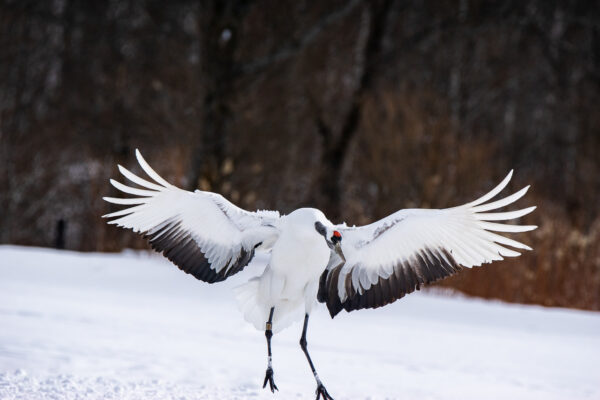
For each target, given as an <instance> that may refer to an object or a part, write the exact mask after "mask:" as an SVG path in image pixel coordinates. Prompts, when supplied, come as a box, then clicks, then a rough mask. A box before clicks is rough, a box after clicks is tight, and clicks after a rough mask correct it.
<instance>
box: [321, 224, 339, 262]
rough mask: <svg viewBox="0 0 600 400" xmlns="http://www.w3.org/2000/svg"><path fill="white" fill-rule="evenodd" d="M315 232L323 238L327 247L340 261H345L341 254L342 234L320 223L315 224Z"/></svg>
mask: <svg viewBox="0 0 600 400" xmlns="http://www.w3.org/2000/svg"><path fill="white" fill-rule="evenodd" d="M315 230H316V231H317V232H318V233H319V234H321V236H323V237H324V238H325V242H327V246H329V248H330V249H331V250H333V251H335V252H336V253H337V254H338V255H339V256H340V257H341V258H342V260H344V261H345V260H346V258H345V257H344V253H343V252H342V234H341V233H340V231H337V230H335V229H333V227H331V228H327V227H326V226H325V225H324V224H323V223H321V222H320V221H317V222H315Z"/></svg>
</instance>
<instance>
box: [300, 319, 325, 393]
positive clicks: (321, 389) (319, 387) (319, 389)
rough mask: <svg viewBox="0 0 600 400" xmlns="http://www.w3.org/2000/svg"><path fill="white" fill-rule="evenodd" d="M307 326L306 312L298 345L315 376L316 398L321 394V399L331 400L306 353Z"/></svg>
mask: <svg viewBox="0 0 600 400" xmlns="http://www.w3.org/2000/svg"><path fill="white" fill-rule="evenodd" d="M307 327H308V314H305V315H304V327H302V337H301V338H300V347H302V351H303V352H304V355H305V356H306V359H307V360H308V364H309V365H310V369H311V370H312V373H313V375H314V376H315V380H316V381H317V390H316V393H317V399H316V400H319V399H320V398H321V396H323V400H333V397H331V395H330V394H329V393H327V389H325V386H323V382H321V379H319V375H317V371H316V370H315V366H314V364H313V362H312V360H311V359H310V354H308V347H307V343H306V328H307Z"/></svg>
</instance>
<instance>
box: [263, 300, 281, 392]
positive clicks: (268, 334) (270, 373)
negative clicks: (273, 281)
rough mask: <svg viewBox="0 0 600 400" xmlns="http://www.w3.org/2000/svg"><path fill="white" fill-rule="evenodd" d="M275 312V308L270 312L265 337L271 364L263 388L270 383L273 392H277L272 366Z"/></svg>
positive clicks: (268, 366)
mask: <svg viewBox="0 0 600 400" xmlns="http://www.w3.org/2000/svg"><path fill="white" fill-rule="evenodd" d="M274 311H275V307H271V311H269V320H268V321H267V324H266V326H265V336H266V337H267V354H268V355H269V363H268V365H267V372H266V374H265V381H264V382H263V388H264V387H266V386H267V382H269V387H270V388H271V392H275V390H279V389H277V385H275V382H273V366H272V356H271V338H272V337H273V331H272V327H273V325H272V323H273V312H274Z"/></svg>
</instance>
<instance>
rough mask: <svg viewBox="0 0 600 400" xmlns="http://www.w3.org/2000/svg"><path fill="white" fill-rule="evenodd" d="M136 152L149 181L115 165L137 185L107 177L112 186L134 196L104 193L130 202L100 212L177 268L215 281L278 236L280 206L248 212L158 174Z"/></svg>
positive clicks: (120, 201) (114, 200) (119, 201)
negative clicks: (178, 185)
mask: <svg viewBox="0 0 600 400" xmlns="http://www.w3.org/2000/svg"><path fill="white" fill-rule="evenodd" d="M136 157H137V160H138V162H139V164H140V166H141V167H142V169H143V170H144V172H146V174H147V175H148V176H149V177H150V178H151V179H152V182H150V181H148V180H146V179H143V178H140V177H139V176H137V175H134V174H133V173H132V172H130V171H128V170H127V169H125V168H123V167H122V166H120V165H119V171H120V172H121V173H122V174H123V176H125V177H126V178H127V179H129V180H130V181H131V182H133V183H135V184H136V185H139V186H140V187H141V188H135V187H131V186H126V185H124V184H122V183H120V182H117V181H115V180H112V179H111V180H110V182H111V184H112V185H113V186H114V187H115V188H117V189H118V190H120V191H122V192H123V193H127V194H130V195H134V196H136V197H131V198H125V199H123V198H114V197H105V198H104V200H106V201H108V202H109V203H113V204H120V205H126V206H130V207H128V208H125V209H123V210H120V211H116V212H113V213H110V214H107V215H104V217H105V218H113V219H111V220H110V221H109V222H108V223H109V224H115V225H118V226H120V227H123V228H130V229H132V230H133V231H134V232H138V233H141V234H143V235H144V237H146V238H147V239H148V241H149V242H150V245H151V246H152V248H154V249H155V250H156V251H158V252H162V253H163V254H164V256H165V257H167V258H168V259H169V260H171V261H172V262H173V263H174V264H175V265H177V266H178V267H179V268H180V269H181V270H183V271H185V272H187V273H188V274H192V275H193V276H194V277H196V278H197V279H200V280H202V281H205V282H208V283H214V282H219V281H222V280H224V279H226V278H228V277H229V276H231V275H233V274H235V273H237V272H239V271H241V270H242V269H243V268H244V267H245V266H246V265H248V263H249V262H250V260H251V259H252V257H253V256H254V251H255V249H256V248H257V247H260V248H264V249H268V248H269V246H270V245H271V244H272V243H273V242H274V241H275V240H276V239H277V236H278V235H279V231H278V229H277V222H278V220H279V213H278V212H276V211H255V212H250V211H246V210H243V209H241V208H239V207H237V206H235V205H234V204H232V203H230V202H229V201H227V200H226V199H225V198H224V197H223V196H221V195H220V194H217V193H212V192H203V191H200V190H196V191H195V192H188V191H187V190H182V189H179V188H178V187H175V186H173V185H171V184H170V183H168V182H167V181H165V180H164V179H163V178H161V177H160V176H159V175H158V174H157V173H156V172H155V171H154V170H153V169H152V168H151V167H150V165H148V163H147V162H146V160H144V158H143V157H142V155H141V154H140V152H139V151H138V150H136ZM131 206H132V207H131Z"/></svg>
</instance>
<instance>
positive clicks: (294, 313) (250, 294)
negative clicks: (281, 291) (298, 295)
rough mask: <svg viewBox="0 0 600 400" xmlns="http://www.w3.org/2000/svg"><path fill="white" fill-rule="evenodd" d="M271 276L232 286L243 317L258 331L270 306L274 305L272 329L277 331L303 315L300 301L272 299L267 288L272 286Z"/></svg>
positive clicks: (263, 328) (262, 327)
mask: <svg viewBox="0 0 600 400" xmlns="http://www.w3.org/2000/svg"><path fill="white" fill-rule="evenodd" d="M271 278H272V277H271V276H269V275H266V276H265V275H263V276H260V277H256V278H252V279H250V280H249V281H248V282H246V283H244V284H242V285H240V286H238V287H236V288H234V293H235V297H236V300H237V304H238V308H239V309H240V311H241V312H242V314H243V315H244V319H245V320H246V321H247V322H249V323H250V324H252V325H254V327H255V328H256V329H258V330H259V331H264V330H265V324H266V323H267V320H268V319H269V312H270V310H271V307H275V312H274V313H273V323H272V325H273V328H272V330H273V332H274V333H277V332H279V331H281V330H282V329H284V328H287V327H288V326H290V325H291V324H292V323H293V322H294V321H295V320H300V319H301V318H302V316H303V315H304V307H303V302H302V301H298V302H293V303H292V302H290V301H288V300H281V299H279V300H273V297H276V296H272V295H271V293H269V292H270V290H269V289H270V288H272V287H273V285H272V284H271V283H272V282H270V280H271Z"/></svg>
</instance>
